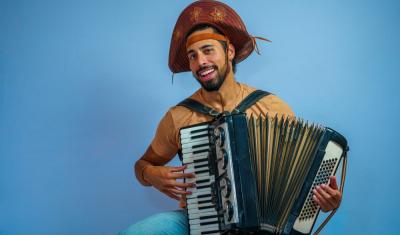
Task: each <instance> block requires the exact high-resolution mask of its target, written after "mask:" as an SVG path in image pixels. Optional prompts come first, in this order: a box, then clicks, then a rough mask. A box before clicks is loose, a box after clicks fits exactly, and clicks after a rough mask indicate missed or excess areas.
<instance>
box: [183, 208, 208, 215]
mask: <svg viewBox="0 0 400 235" xmlns="http://www.w3.org/2000/svg"><path fill="white" fill-rule="evenodd" d="M212 211H215V208H206V209H197V208H193V209H188V213H189V214H196V213H205V212H212Z"/></svg>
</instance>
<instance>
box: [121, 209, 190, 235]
mask: <svg viewBox="0 0 400 235" xmlns="http://www.w3.org/2000/svg"><path fill="white" fill-rule="evenodd" d="M159 234H164V235H187V234H189V227H188V219H187V216H186V213H185V212H184V211H183V210H177V211H169V212H163V213H159V214H156V215H153V216H150V217H149V218H146V219H144V220H141V221H139V222H137V223H136V224H133V225H131V226H129V227H128V228H127V229H125V230H122V231H121V232H119V233H118V235H159Z"/></svg>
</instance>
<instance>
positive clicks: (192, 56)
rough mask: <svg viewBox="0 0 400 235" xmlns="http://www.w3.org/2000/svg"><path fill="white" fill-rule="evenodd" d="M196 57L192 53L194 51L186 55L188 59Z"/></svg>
mask: <svg viewBox="0 0 400 235" xmlns="http://www.w3.org/2000/svg"><path fill="white" fill-rule="evenodd" d="M195 58H196V55H195V54H194V53H190V54H189V55H188V59H189V60H194V59H195Z"/></svg>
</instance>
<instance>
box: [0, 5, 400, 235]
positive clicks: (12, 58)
mask: <svg viewBox="0 0 400 235" xmlns="http://www.w3.org/2000/svg"><path fill="white" fill-rule="evenodd" d="M189 3H190V1H161V0H160V1H149V2H147V3H145V2H144V1H128V0H120V1H90V0H85V1H44V0H41V1H39V0H38V1H21V0H20V1H18V0H13V1H11V0H1V1H0V234H1V235H14V234H60V235H63V234H115V233H117V232H118V231H119V230H121V229H122V228H124V227H126V226H128V225H129V224H131V223H134V222H136V221H138V220H140V219H143V218H145V217H147V216H149V215H152V214H154V213H156V212H161V211H166V210H172V209H175V208H177V203H176V202H175V201H172V200H171V199H169V198H167V197H166V196H164V195H162V194H161V193H159V192H158V191H156V190H155V189H153V188H145V187H142V186H141V185H140V184H139V183H138V182H137V181H136V180H135V179H134V177H133V171H132V166H133V164H134V162H135V161H136V160H137V159H138V158H139V157H140V156H141V155H142V154H143V152H144V151H145V149H146V148H147V146H148V144H149V143H150V141H151V139H152V138H153V135H154V132H155V128H156V126H157V124H158V121H159V120H160V118H161V117H162V115H163V114H164V113H165V112H166V111H167V109H168V107H170V106H172V105H174V104H176V103H177V102H178V101H180V100H182V99H184V98H185V97H187V96H188V95H190V94H191V93H192V92H194V91H195V90H196V89H198V84H197V82H195V80H194V79H193V78H192V76H191V74H190V73H183V74H176V75H175V79H174V84H173V85H172V84H171V72H170V71H169V69H168V67H167V59H168V51H169V44H170V38H171V33H172V29H173V27H174V24H175V21H176V19H177V17H178V15H179V14H180V12H181V11H182V10H183V8H184V7H185V6H186V5H188V4H189ZM229 4H230V5H231V6H232V7H233V8H234V9H235V10H237V12H238V13H239V15H241V16H242V18H243V20H244V22H245V23H246V25H247V28H248V30H249V32H250V33H252V34H253V35H257V36H264V37H267V38H269V39H271V40H272V41H273V43H271V44H267V43H264V42H262V41H261V42H259V43H258V44H259V46H260V49H261V52H262V55H261V56H258V55H256V54H255V53H254V54H253V55H252V56H251V57H250V58H249V59H247V60H246V61H244V62H242V63H241V64H239V66H238V72H237V74H236V77H237V80H238V81H241V82H245V83H247V84H249V85H251V86H254V87H258V88H260V89H264V90H268V91H271V92H273V93H275V94H277V95H278V96H280V97H281V98H283V99H284V100H285V101H286V102H287V103H289V104H290V106H291V107H292V108H293V109H294V111H295V113H296V114H297V115H298V116H301V117H303V118H305V119H308V120H313V121H316V122H320V123H323V124H324V125H327V126H330V127H333V128H334V129H336V130H338V131H339V132H341V133H342V134H344V135H345V136H346V137H347V139H348V141H349V144H350V148H351V151H350V155H349V165H348V177H347V184H346V188H345V194H344V198H343V202H342V205H341V208H340V210H339V211H338V213H337V214H336V215H335V217H333V219H332V222H331V223H329V224H328V226H327V227H326V229H325V231H324V233H323V234H399V232H398V231H397V230H396V228H397V225H398V222H399V221H400V220H399V216H398V215H397V213H398V210H399V209H400V205H399V201H398V198H399V196H398V195H399V194H400V190H399V183H398V180H399V176H400V175H399V171H398V164H399V154H398V149H397V147H398V132H399V124H398V122H399V120H400V118H399V114H400V112H399V111H400V110H399V108H400V99H399V94H398V88H399V80H398V79H399V67H400V57H399V55H400V46H399V42H400V27H399V25H398V24H399V22H400V14H399V12H400V4H399V2H398V1H378V0H375V1H368V0H366V1H361V0H360V1H357V0H355V1H334V0H328V1H316V0H309V1H284V2H283V1H261V0H260V1H232V2H229ZM170 164H171V165H178V164H179V162H178V161H177V160H174V161H173V162H171V163H170Z"/></svg>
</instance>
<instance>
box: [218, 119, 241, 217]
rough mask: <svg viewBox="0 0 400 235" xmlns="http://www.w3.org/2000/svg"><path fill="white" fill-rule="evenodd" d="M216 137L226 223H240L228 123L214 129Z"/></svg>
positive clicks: (223, 212) (220, 188)
mask: <svg viewBox="0 0 400 235" xmlns="http://www.w3.org/2000/svg"><path fill="white" fill-rule="evenodd" d="M214 135H215V138H216V146H215V148H216V153H217V161H218V176H217V178H218V184H219V190H220V191H221V193H220V195H221V198H220V201H221V203H222V205H221V207H222V208H221V209H222V214H223V215H224V219H223V223H224V224H225V225H229V224H233V223H238V222H239V217H238V208H237V199H236V189H235V184H234V183H232V182H235V178H234V171H233V164H232V152H231V146H230V138H229V129H228V124H227V123H222V124H220V125H219V126H218V127H216V128H215V130H214Z"/></svg>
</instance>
